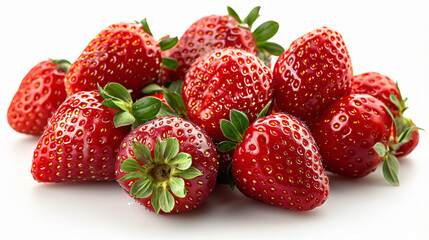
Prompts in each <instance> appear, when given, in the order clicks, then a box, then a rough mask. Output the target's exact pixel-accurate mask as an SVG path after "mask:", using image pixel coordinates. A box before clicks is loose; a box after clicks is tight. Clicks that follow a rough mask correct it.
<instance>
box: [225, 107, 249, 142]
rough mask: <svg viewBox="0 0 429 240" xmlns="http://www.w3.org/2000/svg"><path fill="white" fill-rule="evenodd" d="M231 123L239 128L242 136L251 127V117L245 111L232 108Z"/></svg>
mask: <svg viewBox="0 0 429 240" xmlns="http://www.w3.org/2000/svg"><path fill="white" fill-rule="evenodd" d="M229 116H230V119H231V123H232V125H234V126H235V128H236V129H237V130H238V133H239V134H240V136H242V135H243V134H244V132H245V131H246V130H247V129H248V128H249V118H247V115H246V114H244V113H243V112H240V111H238V110H235V109H232V110H231V111H230V113H229Z"/></svg>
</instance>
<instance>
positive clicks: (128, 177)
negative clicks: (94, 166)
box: [118, 172, 147, 182]
mask: <svg viewBox="0 0 429 240" xmlns="http://www.w3.org/2000/svg"><path fill="white" fill-rule="evenodd" d="M146 177H147V174H146V173H143V172H130V173H128V174H127V175H125V176H123V177H122V178H120V179H119V180H118V181H120V182H122V181H129V180H133V179H139V178H146Z"/></svg>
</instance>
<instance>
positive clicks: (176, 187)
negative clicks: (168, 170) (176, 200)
mask: <svg viewBox="0 0 429 240" xmlns="http://www.w3.org/2000/svg"><path fill="white" fill-rule="evenodd" d="M168 185H169V186H170V189H171V191H172V192H173V194H174V195H176V196H178V197H180V198H184V197H185V196H186V190H185V180H183V178H178V177H172V178H171V179H170V182H169V184H168Z"/></svg>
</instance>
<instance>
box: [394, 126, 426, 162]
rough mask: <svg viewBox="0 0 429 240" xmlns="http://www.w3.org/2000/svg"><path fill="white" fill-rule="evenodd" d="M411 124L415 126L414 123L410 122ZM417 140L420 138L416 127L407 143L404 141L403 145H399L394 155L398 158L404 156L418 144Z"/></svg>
mask: <svg viewBox="0 0 429 240" xmlns="http://www.w3.org/2000/svg"><path fill="white" fill-rule="evenodd" d="M411 125H412V126H416V125H414V123H412V124H411ZM419 140H420V133H419V130H418V129H415V130H413V133H412V136H411V139H410V141H408V142H407V143H404V144H403V145H401V146H400V147H399V148H398V149H397V150H396V152H397V153H398V154H396V155H395V156H396V157H398V158H401V157H405V156H407V155H408V154H410V153H411V152H412V151H413V150H414V149H415V148H416V147H417V145H418V144H419Z"/></svg>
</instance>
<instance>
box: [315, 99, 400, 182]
mask: <svg viewBox="0 0 429 240" xmlns="http://www.w3.org/2000/svg"><path fill="white" fill-rule="evenodd" d="M318 119H319V122H318V124H317V125H316V126H315V127H313V129H312V133H313V135H314V138H315V139H316V142H317V144H318V145H319V148H320V153H321V155H322V158H323V165H324V166H325V168H326V170H328V171H331V172H334V173H337V174H341V175H344V176H347V177H352V178H360V177H364V176H366V175H368V174H369V173H371V172H372V171H374V170H375V169H376V168H377V166H378V165H379V163H380V162H381V161H382V160H383V157H381V156H379V155H378V154H377V152H378V151H377V149H375V148H374V146H375V145H376V144H378V145H381V146H383V147H384V148H386V147H387V145H388V141H389V137H390V133H391V128H392V122H393V120H392V118H391V116H390V115H389V114H388V112H387V111H386V109H385V105H384V104H383V102H381V101H380V100H378V99H376V98H374V97H373V96H371V95H368V94H351V95H347V96H344V97H342V98H341V99H340V100H338V101H336V102H335V103H333V104H332V105H330V106H329V107H328V108H326V109H325V111H324V113H323V114H322V115H321V116H320V117H319V118H318ZM377 148H379V147H377ZM376 151H377V152H376ZM396 163H397V160H396V159H393V160H392V159H390V158H389V159H386V160H385V163H384V164H385V165H386V167H391V165H392V164H394V165H395V166H396ZM395 171H396V170H395ZM395 171H393V172H395ZM396 173H397V171H396ZM396 173H395V174H394V175H396ZM386 179H387V180H388V181H389V182H391V183H393V184H397V181H392V179H391V178H389V176H387V177H386Z"/></svg>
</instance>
